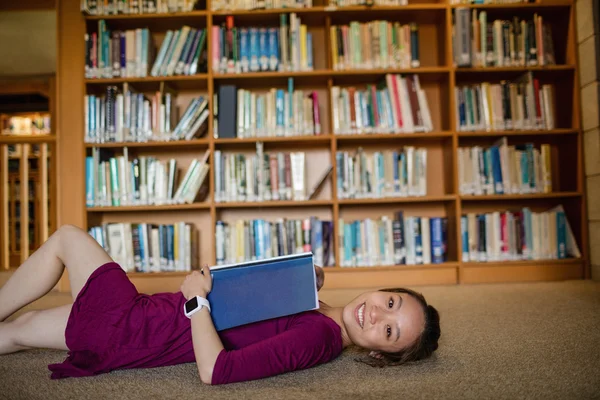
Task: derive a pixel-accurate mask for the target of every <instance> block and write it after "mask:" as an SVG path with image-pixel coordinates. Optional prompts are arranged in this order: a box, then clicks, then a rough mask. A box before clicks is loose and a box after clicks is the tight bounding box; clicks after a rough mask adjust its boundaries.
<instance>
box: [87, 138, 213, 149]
mask: <svg viewBox="0 0 600 400" xmlns="http://www.w3.org/2000/svg"><path fill="white" fill-rule="evenodd" d="M208 143H209V140H208V139H196V140H170V141H168V142H115V143H86V144H85V147H87V148H92V147H100V148H123V147H148V148H150V147H160V148H173V147H205V146H208Z"/></svg>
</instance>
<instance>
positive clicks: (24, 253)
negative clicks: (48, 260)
mask: <svg viewBox="0 0 600 400" xmlns="http://www.w3.org/2000/svg"><path fill="white" fill-rule="evenodd" d="M19 177H20V180H21V199H20V200H21V214H20V216H19V221H20V224H21V246H20V248H19V252H20V253H21V263H24V262H25V261H26V260H27V257H29V145H28V144H24V145H21V160H20V163H19Z"/></svg>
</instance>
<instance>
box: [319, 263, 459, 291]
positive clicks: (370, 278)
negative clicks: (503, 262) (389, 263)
mask: <svg viewBox="0 0 600 400" xmlns="http://www.w3.org/2000/svg"><path fill="white" fill-rule="evenodd" d="M361 269H362V270H357V269H353V270H350V271H339V272H338V271H336V272H330V271H328V268H325V284H324V285H323V289H348V288H384V287H388V288H389V287H396V286H398V287H404V286H414V285H454V284H456V283H457V282H458V281H457V275H456V268H453V267H450V268H448V267H442V268H440V269H434V268H424V269H419V268H410V269H409V268H407V269H395V270H392V271H387V270H385V269H383V268H382V269H379V270H376V271H365V270H364V269H365V268H361Z"/></svg>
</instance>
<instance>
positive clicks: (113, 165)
mask: <svg viewBox="0 0 600 400" xmlns="http://www.w3.org/2000/svg"><path fill="white" fill-rule="evenodd" d="M110 185H111V191H112V202H111V204H112V205H113V206H120V205H121V202H120V200H119V193H120V191H119V169H118V167H117V159H116V158H111V159H110Z"/></svg>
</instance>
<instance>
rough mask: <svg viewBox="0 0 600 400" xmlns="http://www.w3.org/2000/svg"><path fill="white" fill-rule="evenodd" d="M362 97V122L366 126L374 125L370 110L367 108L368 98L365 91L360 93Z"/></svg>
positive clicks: (360, 97)
mask: <svg viewBox="0 0 600 400" xmlns="http://www.w3.org/2000/svg"><path fill="white" fill-rule="evenodd" d="M358 96H359V99H360V105H361V107H360V110H361V113H362V124H363V126H364V127H368V126H372V122H371V119H370V118H369V110H368V109H367V99H366V96H365V94H364V93H359V94H358Z"/></svg>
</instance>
